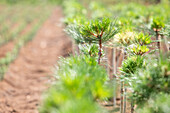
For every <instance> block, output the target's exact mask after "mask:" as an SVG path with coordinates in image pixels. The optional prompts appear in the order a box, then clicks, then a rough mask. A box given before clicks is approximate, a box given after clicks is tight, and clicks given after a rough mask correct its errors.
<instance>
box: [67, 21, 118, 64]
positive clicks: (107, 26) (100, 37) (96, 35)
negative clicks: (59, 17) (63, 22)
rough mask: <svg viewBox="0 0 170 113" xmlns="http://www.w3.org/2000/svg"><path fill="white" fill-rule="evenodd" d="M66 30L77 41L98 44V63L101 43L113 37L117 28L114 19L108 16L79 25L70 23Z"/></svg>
mask: <svg viewBox="0 0 170 113" xmlns="http://www.w3.org/2000/svg"><path fill="white" fill-rule="evenodd" d="M66 31H67V33H68V34H70V35H72V37H73V38H74V39H75V41H76V42H77V43H88V44H98V46H99V49H98V64H100V59H101V56H102V44H103V43H104V42H107V41H108V40H110V39H111V38H113V36H114V35H115V34H117V33H118V31H119V28H118V27H116V24H115V21H112V20H111V19H109V18H102V19H98V18H97V19H94V20H91V21H87V22H85V23H82V24H81V25H80V24H79V25H70V26H68V27H67V29H66Z"/></svg>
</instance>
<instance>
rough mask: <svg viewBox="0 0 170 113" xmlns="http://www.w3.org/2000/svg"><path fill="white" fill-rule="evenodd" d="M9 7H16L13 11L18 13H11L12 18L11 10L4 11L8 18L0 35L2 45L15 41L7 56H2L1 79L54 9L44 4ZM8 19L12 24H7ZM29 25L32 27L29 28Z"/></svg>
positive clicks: (0, 29)
mask: <svg viewBox="0 0 170 113" xmlns="http://www.w3.org/2000/svg"><path fill="white" fill-rule="evenodd" d="M8 7H9V9H14V11H13V10H11V12H12V13H13V12H15V11H16V12H15V13H17V14H16V15H11V18H9V17H10V15H8V14H11V12H8V14H6V13H4V14H6V15H8V16H7V17H6V20H5V18H4V20H3V21H2V26H1V28H0V36H1V38H0V44H1V45H0V46H2V45H3V44H6V43H8V42H9V41H13V43H14V47H13V48H12V50H11V51H9V52H8V53H6V55H5V57H2V58H1V59H0V79H1V80H2V79H3V77H4V74H5V73H6V71H7V70H8V67H9V65H10V63H11V62H12V61H14V60H15V59H16V58H17V55H18V54H19V51H20V49H21V48H22V47H23V46H24V45H25V44H26V43H27V42H29V41H30V40H31V39H32V38H33V37H34V36H35V34H36V32H37V31H38V29H39V28H40V27H41V25H42V24H43V23H44V21H45V20H46V19H47V18H48V17H49V15H50V13H51V11H52V9H53V7H51V8H50V9H51V10H46V9H47V8H49V7H42V6H38V7H30V6H20V5H16V6H12V7H11V6H8V5H7V6H6V7H4V8H7V9H8ZM17 8H18V9H17ZM21 8H23V10H22V11H21V10H20V9H21ZM40 9H41V10H40ZM4 10H5V9H4ZM2 12H3V11H2ZM30 12H32V15H28V13H30ZM42 13H43V14H42ZM37 18H39V20H37ZM6 21H9V22H10V24H6ZM15 25H16V26H15ZM5 26H6V27H5ZM29 26H30V27H31V28H28V27H29ZM12 27H13V28H12Z"/></svg>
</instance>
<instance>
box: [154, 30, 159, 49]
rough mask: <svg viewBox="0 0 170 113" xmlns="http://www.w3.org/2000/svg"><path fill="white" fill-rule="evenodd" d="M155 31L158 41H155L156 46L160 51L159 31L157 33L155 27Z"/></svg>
mask: <svg viewBox="0 0 170 113" xmlns="http://www.w3.org/2000/svg"><path fill="white" fill-rule="evenodd" d="M155 33H156V40H157V41H158V42H157V46H158V49H159V51H160V42H159V33H158V30H157V29H156V31H155Z"/></svg>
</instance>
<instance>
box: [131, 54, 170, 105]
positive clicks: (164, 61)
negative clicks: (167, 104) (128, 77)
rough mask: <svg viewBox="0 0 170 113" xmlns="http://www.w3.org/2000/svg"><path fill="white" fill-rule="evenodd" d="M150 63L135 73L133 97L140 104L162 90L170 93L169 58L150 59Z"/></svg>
mask: <svg viewBox="0 0 170 113" xmlns="http://www.w3.org/2000/svg"><path fill="white" fill-rule="evenodd" d="M147 62H148V65H147V66H146V68H145V69H141V70H140V71H138V73H135V74H134V75H133V79H134V80H133V82H132V84H133V85H132V89H133V94H132V95H133V99H134V101H135V103H137V104H138V105H141V104H144V103H143V102H146V101H147V100H148V99H149V98H150V96H151V95H152V94H153V95H155V94H157V93H160V92H163V93H168V94H169V93H170V92H169V91H170V84H169V83H170V74H169V70H170V64H169V58H168V57H167V56H166V57H160V58H159V59H158V60H151V59H148V61H147Z"/></svg>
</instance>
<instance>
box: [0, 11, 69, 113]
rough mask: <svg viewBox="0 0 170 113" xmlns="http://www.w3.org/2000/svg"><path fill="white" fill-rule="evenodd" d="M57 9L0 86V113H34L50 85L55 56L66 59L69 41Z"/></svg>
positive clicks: (11, 66)
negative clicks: (43, 93)
mask: <svg viewBox="0 0 170 113" xmlns="http://www.w3.org/2000/svg"><path fill="white" fill-rule="evenodd" d="M62 17H63V15H62V11H61V8H56V10H55V11H54V13H53V14H52V16H51V17H50V18H49V19H48V20H47V21H46V22H45V23H44V24H43V26H42V28H41V29H40V30H39V31H38V33H37V35H36V36H35V38H34V39H33V40H32V41H31V42H29V43H28V44H27V45H26V46H25V47H23V48H22V49H21V51H20V53H19V56H18V58H17V59H16V60H15V61H14V62H13V63H12V64H10V67H9V70H8V72H7V73H6V75H5V78H4V80H3V81H1V82H0V113H37V112H38V106H39V104H40V99H41V95H42V92H43V91H44V90H46V89H47V87H48V84H49V83H50V82H51V76H50V75H52V69H53V67H54V65H55V64H56V62H57V59H58V57H59V56H68V54H69V52H71V41H70V40H69V38H67V37H66V35H65V33H64V32H63V25H62V23H61V22H60V19H61V18H62Z"/></svg>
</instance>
